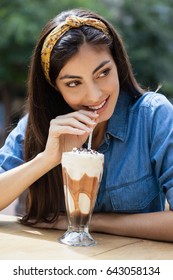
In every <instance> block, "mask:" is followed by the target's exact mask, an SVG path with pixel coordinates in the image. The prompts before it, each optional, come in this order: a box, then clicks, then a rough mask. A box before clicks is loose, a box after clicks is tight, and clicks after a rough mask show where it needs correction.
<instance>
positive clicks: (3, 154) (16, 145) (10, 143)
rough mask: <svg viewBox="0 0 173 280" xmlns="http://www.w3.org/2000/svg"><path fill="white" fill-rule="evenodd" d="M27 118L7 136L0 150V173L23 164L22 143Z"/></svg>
mask: <svg viewBox="0 0 173 280" xmlns="http://www.w3.org/2000/svg"><path fill="white" fill-rule="evenodd" d="M27 120H28V117H27V116H25V117H24V118H22V119H21V120H20V121H19V123H18V125H17V126H16V128H14V129H13V130H12V132H11V133H10V134H9V135H8V137H7V139H6V141H5V144H4V146H3V147H2V148H1V149H0V173H3V172H4V171H7V170H10V169H12V168H14V167H16V166H19V165H21V164H22V163H23V161H24V160H23V142H24V137H25V129H26V125H27Z"/></svg>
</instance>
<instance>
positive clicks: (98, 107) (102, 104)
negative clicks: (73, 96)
mask: <svg viewBox="0 0 173 280" xmlns="http://www.w3.org/2000/svg"><path fill="white" fill-rule="evenodd" d="M106 101H107V99H105V100H104V101H103V102H102V103H100V104H99V105H97V106H88V108H89V109H91V110H99V109H101V108H102V107H103V106H104V105H105V103H106Z"/></svg>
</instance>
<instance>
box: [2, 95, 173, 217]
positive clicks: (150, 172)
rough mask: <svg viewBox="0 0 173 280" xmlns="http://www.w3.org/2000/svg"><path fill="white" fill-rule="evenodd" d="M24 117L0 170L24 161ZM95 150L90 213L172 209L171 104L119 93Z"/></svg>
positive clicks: (8, 143) (5, 150)
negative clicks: (96, 172) (97, 175)
mask: <svg viewBox="0 0 173 280" xmlns="http://www.w3.org/2000/svg"><path fill="white" fill-rule="evenodd" d="M26 124H27V116H26V117H24V118H23V119H22V120H21V121H20V122H19V124H18V126H17V127H16V128H15V129H14V130H13V131H12V132H11V133H10V135H9V136H8V138H7V139H6V142H5V145H4V146H3V147H2V148H1V149H0V168H1V169H0V172H4V171H6V170H9V169H11V168H13V167H15V166H18V165H20V164H21V163H23V140H24V137H25V128H26ZM98 151H99V152H101V153H103V154H104V156H105V163H104V172H103V177H102V181H101V184H100V188H99V193H98V197H97V201H96V205H95V209H94V211H95V212H120V213H146V212H155V211H162V210H164V208H165V198H167V200H168V203H169V205H170V209H171V210H173V106H172V105H171V103H170V102H169V101H168V100H167V99H166V97H165V96H163V95H162V94H159V93H153V92H147V93H145V94H144V95H142V96H141V97H140V98H139V99H137V100H136V102H134V99H132V97H130V96H129V95H128V94H126V93H125V92H121V93H120V96H119V98H118V101H117V104H116V106H115V110H114V113H113V115H112V117H111V118H110V120H109V121H108V125H107V129H106V132H105V134H104V139H103V141H102V143H101V145H100V146H99V148H98Z"/></svg>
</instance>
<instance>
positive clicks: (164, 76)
mask: <svg viewBox="0 0 173 280" xmlns="http://www.w3.org/2000/svg"><path fill="white" fill-rule="evenodd" d="M75 7H85V8H88V9H91V10H94V11H96V12H98V13H100V14H102V15H103V16H105V17H106V18H107V19H108V20H109V21H111V22H112V24H113V25H114V26H115V27H116V28H117V29H118V31H119V32H120V34H121V36H122V38H123V40H124V42H125V45H126V48H127V50H128V54H129V57H130V60H131V64H132V66H133V70H134V73H135V75H136V78H137V80H138V81H139V82H140V83H141V85H142V86H144V87H147V88H148V87H149V88H151V89H153V90H155V89H156V88H157V85H158V84H160V83H161V84H162V92H163V93H164V94H165V95H166V96H168V97H173V82H172V71H173V34H172V30H173V2H172V0H164V1H162V0H141V1H136V0H119V1H118V0H100V1H96V0H95V1H93V0H91V1H90V0H87V1H80V0H76V1H75V0H49V1H47V0H25V1H23V0H13V1H11V0H1V2H0V34H1V40H0V93H1V92H2V91H4V90H5V92H6V93H8V94H9V96H10V97H11V98H16V97H21V98H24V96H25V93H26V80H27V72H28V65H29V61H30V57H31V55H32V50H33V48H34V45H35V43H36V41H37V38H38V36H39V34H40V31H41V29H42V27H43V26H44V25H45V24H46V22H47V21H48V20H49V19H50V18H52V17H54V16H55V15H56V14H58V13H59V12H61V11H62V10H66V9H71V8H75Z"/></svg>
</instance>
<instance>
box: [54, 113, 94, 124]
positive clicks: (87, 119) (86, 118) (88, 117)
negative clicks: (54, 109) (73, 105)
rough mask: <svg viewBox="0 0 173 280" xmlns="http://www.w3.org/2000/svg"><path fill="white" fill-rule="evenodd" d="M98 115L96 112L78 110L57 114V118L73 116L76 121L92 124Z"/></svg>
mask: <svg viewBox="0 0 173 280" xmlns="http://www.w3.org/2000/svg"><path fill="white" fill-rule="evenodd" d="M98 116H99V115H98V114H97V113H94V112H90V111H84V110H80V111H76V112H73V113H69V114H67V115H63V116H58V117H57V119H64V118H75V119H77V120H78V121H80V122H83V123H85V124H89V125H93V124H94V123H95V120H96V119H97V118H98Z"/></svg>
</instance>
